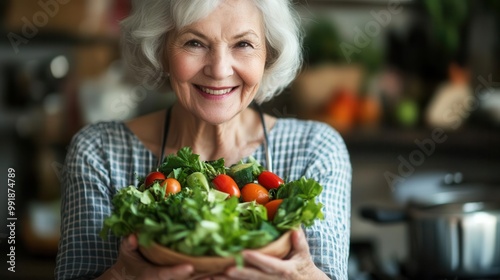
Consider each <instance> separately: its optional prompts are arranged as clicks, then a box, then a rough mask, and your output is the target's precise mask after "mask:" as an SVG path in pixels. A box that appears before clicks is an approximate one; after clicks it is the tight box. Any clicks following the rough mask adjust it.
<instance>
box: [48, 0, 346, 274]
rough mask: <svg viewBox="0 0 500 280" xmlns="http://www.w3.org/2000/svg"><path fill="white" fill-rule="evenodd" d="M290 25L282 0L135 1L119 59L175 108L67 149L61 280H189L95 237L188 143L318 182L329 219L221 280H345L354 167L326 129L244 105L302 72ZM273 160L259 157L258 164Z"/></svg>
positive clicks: (85, 136) (109, 127) (123, 245)
mask: <svg viewBox="0 0 500 280" xmlns="http://www.w3.org/2000/svg"><path fill="white" fill-rule="evenodd" d="M298 30H299V28H298V22H297V17H295V16H294V14H293V10H292V7H291V4H290V3H289V2H288V1H286V0H210V1H209V0H191V1H185V0H146V1H136V3H135V5H134V9H133V12H132V14H131V15H130V17H129V18H127V19H125V20H124V21H123V37H124V40H123V44H124V46H123V47H124V53H123V55H124V60H125V62H126V63H127V65H128V66H130V67H131V69H132V70H133V71H134V73H135V75H136V77H138V79H139V80H140V81H143V82H147V81H148V79H154V78H155V77H158V75H157V73H164V75H160V76H162V77H164V78H165V79H166V80H167V81H168V83H169V85H170V86H171V89H172V90H173V92H174V93H175V95H176V97H177V100H176V102H175V104H174V105H173V106H172V107H170V108H166V109H165V110H163V111H160V112H156V113H152V114H150V115H146V116H142V117H139V118H137V119H134V120H131V121H129V122H126V123H122V122H105V123H104V122H102V123H97V124H93V125H89V126H87V127H85V128H83V129H82V130H81V131H80V132H79V133H78V134H77V135H76V136H75V137H74V138H73V140H72V143H71V148H70V150H69V152H68V154H67V158H66V168H65V171H64V176H63V182H62V183H63V201H62V226H61V234H62V237H61V241H60V244H59V253H58V256H57V268H56V278H57V279H87V278H88V279H90V278H96V277H99V279H186V278H189V277H193V276H196V275H193V267H192V266H191V265H189V264H184V265H180V266H175V267H159V266H156V265H153V264H151V263H149V262H148V261H147V260H145V259H144V258H143V257H142V256H141V255H140V253H138V251H137V239H136V238H135V237H134V236H129V237H128V238H125V239H123V240H121V241H120V240H119V239H118V238H114V237H112V236H110V237H109V239H108V240H107V241H104V240H102V239H101V238H100V237H99V232H100V230H101V228H102V225H103V219H104V218H105V217H107V216H108V215H110V213H111V199H112V197H113V195H114V194H115V193H116V192H117V191H118V190H119V189H120V188H122V187H124V186H127V185H129V184H130V183H131V182H134V181H135V180H136V176H137V175H145V174H147V173H148V172H149V171H151V170H153V169H154V168H155V166H156V165H157V164H158V162H159V161H160V160H161V159H162V158H163V155H164V154H170V153H175V152H176V151H177V150H178V149H180V148H181V147H184V146H189V147H191V148H192V149H193V151H194V152H195V153H197V154H200V156H201V158H202V159H203V160H214V159H218V158H221V157H223V158H225V160H226V164H228V165H230V164H233V163H236V162H237V161H239V160H240V159H244V158H247V157H248V156H253V157H254V158H256V159H257V160H258V161H259V162H263V163H264V162H266V164H268V165H269V164H270V163H271V162H272V168H273V171H274V172H275V173H277V174H278V175H280V176H281V177H283V178H287V179H290V180H294V179H298V178H300V177H301V176H306V177H311V178H314V179H316V180H317V181H319V182H320V183H321V184H322V185H323V186H324V190H323V193H322V194H321V196H320V198H319V199H320V202H321V203H323V204H324V208H323V211H324V213H325V220H323V221H318V222H316V223H315V225H314V226H312V227H311V228H308V229H307V230H306V231H305V233H304V232H303V231H302V230H298V231H295V232H294V234H293V235H292V251H291V253H290V254H289V255H288V256H287V257H286V258H285V259H277V258H273V257H269V256H266V255H262V254H259V253H258V252H255V251H252V250H248V251H245V252H244V254H243V256H244V260H245V267H244V268H242V269H238V268H236V267H232V268H229V269H227V271H226V272H225V274H224V275H220V276H217V277H216V278H220V279H328V278H332V279H347V257H348V249H349V213H350V212H349V211H350V180H351V166H350V162H349V156H348V152H347V150H346V147H345V145H344V143H343V141H342V139H341V138H340V136H339V135H338V133H337V132H335V131H334V130H333V129H332V128H330V127H329V126H327V125H325V124H322V123H318V122H313V121H299V120H296V119H276V118H274V117H271V116H269V115H265V114H262V113H260V111H259V110H255V109H254V108H253V106H250V105H251V104H252V102H255V103H261V102H263V101H266V100H269V99H270V98H272V97H273V96H274V95H275V94H277V93H279V92H280V91H281V90H282V89H283V88H284V87H285V86H287V85H288V84H289V83H290V82H291V81H292V80H293V78H294V76H295V74H296V72H297V70H298V68H299V67H300V61H301V60H300V37H299V32H298ZM266 154H267V155H270V156H269V157H268V158H266V156H265V155H266Z"/></svg>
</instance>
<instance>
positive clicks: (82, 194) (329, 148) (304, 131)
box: [55, 119, 352, 279]
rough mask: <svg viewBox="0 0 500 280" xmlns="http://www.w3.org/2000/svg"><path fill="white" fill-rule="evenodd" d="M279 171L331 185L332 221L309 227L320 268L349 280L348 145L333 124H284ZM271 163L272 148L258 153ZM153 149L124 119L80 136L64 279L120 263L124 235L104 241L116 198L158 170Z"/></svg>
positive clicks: (60, 269) (70, 167)
mask: <svg viewBox="0 0 500 280" xmlns="http://www.w3.org/2000/svg"><path fill="white" fill-rule="evenodd" d="M269 148H270V150H271V152H272V162H273V171H274V172H275V173H276V174H278V175H279V176H280V177H282V178H287V179H289V180H295V179H298V178H300V177H301V176H306V177H307V178H314V179H316V180H317V181H318V182H320V184H321V185H322V186H323V187H324V189H323V192H322V194H321V195H320V197H319V201H320V202H321V203H323V205H324V208H323V212H324V214H325V220H322V221H316V222H315V224H314V225H313V226H312V227H311V228H308V229H307V230H306V237H307V240H308V243H309V246H310V252H311V256H312V258H313V261H314V263H315V264H316V266H318V267H319V268H320V269H321V270H322V271H324V272H325V273H326V274H327V275H328V276H329V277H330V278H332V279H347V258H348V251H349V233H350V190H351V173H352V172H351V164H350V160H349V154H348V152H347V149H346V147H345V144H344V142H343V140H342V138H341V137H340V136H339V134H338V133H337V132H336V131H335V130H333V129H332V128H331V127H330V126H328V125H326V124H322V123H319V122H315V121H301V120H296V119H279V120H278V121H277V122H276V124H275V126H274V127H273V128H272V129H271V131H270V132H269ZM252 156H253V157H254V158H255V159H257V161H258V162H260V163H262V164H263V165H264V164H265V150H264V146H263V145H260V146H259V147H258V148H257V150H256V151H255V152H254V153H253V155H252ZM156 164H157V156H156V155H154V154H153V153H151V152H150V150H148V149H147V148H146V147H145V146H144V145H143V144H142V143H141V142H140V141H139V139H138V138H137V137H136V136H135V135H134V134H133V133H132V132H131V131H130V130H129V129H128V127H127V126H126V125H125V124H124V123H122V122H101V123H97V124H92V125H88V126H86V127H85V128H83V129H82V130H81V131H80V132H79V133H78V134H76V135H75V136H74V137H73V140H72V142H71V145H70V149H69V150H68V153H67V157H66V162H65V168H64V170H63V181H62V208H61V218H62V224H61V240H60V242H59V252H58V255H57V264H56V270H55V276H56V279H92V278H95V277H97V276H99V275H100V274H102V273H103V272H104V271H105V270H106V269H108V268H109V267H110V266H112V265H113V264H114V263H115V261H116V258H117V255H118V249H119V245H120V240H119V238H116V237H113V236H109V238H108V241H104V240H102V239H101V238H100V237H99V232H100V230H101V228H102V225H103V220H104V219H105V218H106V217H107V216H109V215H110V214H111V199H112V197H113V195H114V194H115V193H116V192H117V191H118V190H119V189H120V188H123V187H125V186H129V185H131V184H134V185H136V184H137V182H136V176H137V175H141V176H144V175H146V174H147V173H148V172H150V171H151V170H153V169H154V168H155V167H156Z"/></svg>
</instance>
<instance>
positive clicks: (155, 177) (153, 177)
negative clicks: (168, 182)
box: [144, 171, 165, 188]
mask: <svg viewBox="0 0 500 280" xmlns="http://www.w3.org/2000/svg"><path fill="white" fill-rule="evenodd" d="M163 180H165V175H163V173H161V172H158V171H153V172H151V173H149V174H148V176H146V180H144V186H146V188H149V187H150V186H151V185H152V184H153V183H154V182H155V181H163Z"/></svg>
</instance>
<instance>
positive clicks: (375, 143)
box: [343, 127, 500, 157]
mask: <svg viewBox="0 0 500 280" xmlns="http://www.w3.org/2000/svg"><path fill="white" fill-rule="evenodd" d="M433 131H434V130H433V129H431V128H422V129H397V128H379V129H373V130H362V129H358V130H353V131H350V132H348V133H345V134H343V137H344V140H345V142H346V145H347V146H348V148H349V150H350V152H351V153H366V152H373V153H377V152H386V151H396V152H401V151H411V150H414V149H419V146H418V145H417V144H416V141H420V142H422V141H424V140H425V141H426V142H427V143H428V142H429V141H432V142H434V144H435V152H436V153H439V154H441V153H443V154H454V153H459V155H468V156H476V157H493V156H499V155H500V129H498V128H497V129H495V128H473V127H464V128H462V129H458V130H454V131H445V130H443V132H442V136H441V138H440V137H438V138H437V139H441V140H444V141H440V143H439V142H437V141H434V140H432V139H433Z"/></svg>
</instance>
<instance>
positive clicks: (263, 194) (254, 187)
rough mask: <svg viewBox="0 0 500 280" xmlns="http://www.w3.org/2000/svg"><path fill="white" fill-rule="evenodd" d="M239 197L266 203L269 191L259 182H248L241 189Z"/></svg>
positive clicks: (246, 200) (244, 199) (247, 200)
mask: <svg viewBox="0 0 500 280" xmlns="http://www.w3.org/2000/svg"><path fill="white" fill-rule="evenodd" d="M241 198H242V199H243V201H245V202H249V201H254V200H255V201H256V202H257V203H259V204H266V203H267V202H268V201H269V192H268V191H267V190H266V188H264V187H263V186H261V185H259V184H255V183H249V184H246V185H245V186H243V188H242V189H241Z"/></svg>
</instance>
